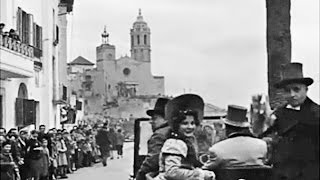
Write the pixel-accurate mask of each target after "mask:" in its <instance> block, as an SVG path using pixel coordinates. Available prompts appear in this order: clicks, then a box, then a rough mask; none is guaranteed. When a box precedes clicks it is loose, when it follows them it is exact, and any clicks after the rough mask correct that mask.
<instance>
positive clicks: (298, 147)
mask: <svg viewBox="0 0 320 180" xmlns="http://www.w3.org/2000/svg"><path fill="white" fill-rule="evenodd" d="M282 73H283V74H282V77H283V79H282V80H281V81H280V82H278V83H277V84H276V87H277V88H281V89H283V90H284V93H285V97H286V100H287V104H286V105H285V106H284V107H281V108H278V109H276V110H275V112H274V115H275V122H274V124H273V126H271V127H270V128H269V129H268V130H267V131H266V132H265V133H264V134H263V136H264V137H265V139H268V141H269V142H270V143H271V145H270V147H271V149H272V152H271V163H272V164H273V169H274V173H273V174H274V177H273V179H274V180H280V179H281V180H298V179H308V180H316V179H319V105H318V104H316V103H315V102H313V101H312V100H311V99H310V98H309V97H308V96H307V91H308V86H309V85H311V84H312V83H313V79H311V78H305V77H303V73H302V64H300V63H290V64H287V65H286V66H284V69H283V72H282Z"/></svg>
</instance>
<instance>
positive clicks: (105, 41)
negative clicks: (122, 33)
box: [101, 26, 109, 44]
mask: <svg viewBox="0 0 320 180" xmlns="http://www.w3.org/2000/svg"><path fill="white" fill-rule="evenodd" d="M101 37H102V44H109V33H107V26H104V31H103V33H102V34H101Z"/></svg>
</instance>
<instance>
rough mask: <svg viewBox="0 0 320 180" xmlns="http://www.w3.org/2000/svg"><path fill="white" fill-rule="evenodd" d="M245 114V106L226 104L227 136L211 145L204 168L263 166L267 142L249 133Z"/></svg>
mask: <svg viewBox="0 0 320 180" xmlns="http://www.w3.org/2000/svg"><path fill="white" fill-rule="evenodd" d="M246 115H247V109H246V108H244V107H241V106H236V105H229V106H228V113H227V117H226V119H224V123H225V125H226V135H227V137H228V138H227V139H225V140H223V141H220V142H218V143H216V144H214V145H213V146H211V148H210V149H209V161H208V162H206V163H205V165H204V168H205V169H210V170H214V169H218V168H229V167H246V166H251V167H252V166H257V167H260V166H261V167H263V166H265V162H266V157H267V143H266V142H265V141H263V140H261V139H258V138H255V137H254V136H253V135H252V134H251V132H250V129H249V127H250V124H249V122H248V119H247V117H246Z"/></svg>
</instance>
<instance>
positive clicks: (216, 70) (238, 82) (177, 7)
mask: <svg viewBox="0 0 320 180" xmlns="http://www.w3.org/2000/svg"><path fill="white" fill-rule="evenodd" d="M139 8H141V9H142V15H143V17H144V20H145V21H146V22H147V23H148V25H149V27H150V28H151V49H152V51H151V62H152V65H151V66H152V74H153V75H163V76H165V91H166V94H167V95H173V96H175V95H179V94H182V93H183V92H184V89H185V92H192V93H197V94H199V95H201V96H202V97H203V98H204V99H205V101H206V102H210V103H212V104H215V105H218V106H220V107H223V108H226V107H227V105H228V104H238V105H243V106H247V107H248V106H249V103H250V99H251V95H253V94H257V93H267V53H266V9H265V0H241V1H240V0H108V1H105V0H90V1H88V0H76V1H75V4H74V12H73V15H72V16H71V17H70V22H69V23H70V33H71V36H70V46H69V48H70V50H71V51H70V52H71V53H70V54H69V61H71V60H73V59H75V58H76V57H77V56H79V55H81V56H83V57H85V58H87V59H89V60H90V61H92V62H94V63H95V61H96V54H95V48H96V46H98V45H100V44H101V33H102V31H103V27H104V25H106V26H107V31H108V32H109V33H110V43H111V44H113V45H115V46H116V54H117V57H120V56H122V55H126V54H128V55H130V36H129V33H130V28H132V24H133V22H134V21H135V20H136V17H137V15H138V9H139ZM291 16H292V19H291V23H292V25H291V34H292V61H293V62H302V63H303V64H304V74H305V76H309V77H310V76H311V77H312V78H314V80H315V83H314V84H313V85H312V86H310V90H309V95H310V97H311V98H313V99H314V100H315V101H316V102H319V77H318V76H319V0H294V1H292V5H291Z"/></svg>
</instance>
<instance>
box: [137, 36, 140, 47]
mask: <svg viewBox="0 0 320 180" xmlns="http://www.w3.org/2000/svg"><path fill="white" fill-rule="evenodd" d="M137 43H138V45H140V36H139V35H137Z"/></svg>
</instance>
